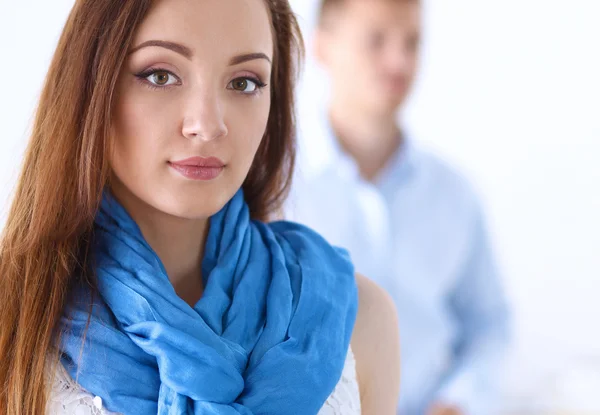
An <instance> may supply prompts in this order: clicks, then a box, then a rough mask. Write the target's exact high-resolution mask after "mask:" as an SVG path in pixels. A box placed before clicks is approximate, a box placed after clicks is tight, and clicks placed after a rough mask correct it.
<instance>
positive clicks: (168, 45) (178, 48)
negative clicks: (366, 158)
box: [129, 40, 193, 59]
mask: <svg viewBox="0 0 600 415" xmlns="http://www.w3.org/2000/svg"><path fill="white" fill-rule="evenodd" d="M151 46H157V47H160V48H165V49H169V50H172V51H173V52H176V53H179V54H180V55H182V56H184V57H186V58H187V59H192V55H193V53H192V50H191V49H190V48H188V47H187V46H183V45H180V44H179V43H175V42H168V41H166V40H148V41H146V42H144V43H142V44H141V45H138V46H136V47H134V48H133V49H131V50H130V51H129V54H130V55H131V54H133V53H135V52H137V51H138V50H140V49H143V48H147V47H151Z"/></svg>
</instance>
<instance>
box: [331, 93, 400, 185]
mask: <svg viewBox="0 0 600 415" xmlns="http://www.w3.org/2000/svg"><path fill="white" fill-rule="evenodd" d="M329 119H330V122H331V124H332V126H333V130H334V132H335V134H336V137H337V139H338V141H339V143H340V145H341V146H342V148H344V150H345V151H346V152H347V153H348V154H350V156H351V157H352V158H353V159H354V160H355V161H356V163H357V164H358V167H359V169H360V173H361V175H362V176H363V177H364V178H365V179H366V180H369V181H371V180H373V179H374V178H375V177H376V176H377V174H378V173H379V172H380V171H381V170H382V169H383V167H384V166H385V165H386V163H387V162H388V160H389V159H390V157H391V156H392V155H393V154H394V152H395V151H396V150H397V148H398V147H399V146H400V145H401V141H402V139H401V137H402V136H401V133H400V130H399V128H398V124H397V122H396V112H395V111H393V112H389V113H388V112H386V113H379V114H365V112H364V110H359V109H352V108H351V107H349V106H347V105H341V104H338V103H336V102H335V101H334V102H333V105H332V106H331V107H330V111H329Z"/></svg>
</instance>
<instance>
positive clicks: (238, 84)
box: [233, 78, 248, 91]
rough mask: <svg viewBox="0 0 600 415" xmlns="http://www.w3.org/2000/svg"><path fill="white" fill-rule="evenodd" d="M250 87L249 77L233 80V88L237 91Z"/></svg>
mask: <svg viewBox="0 0 600 415" xmlns="http://www.w3.org/2000/svg"><path fill="white" fill-rule="evenodd" d="M246 88H248V80H247V79H243V78H240V79H236V80H234V81H233V89H235V90H236V91H245V90H246Z"/></svg>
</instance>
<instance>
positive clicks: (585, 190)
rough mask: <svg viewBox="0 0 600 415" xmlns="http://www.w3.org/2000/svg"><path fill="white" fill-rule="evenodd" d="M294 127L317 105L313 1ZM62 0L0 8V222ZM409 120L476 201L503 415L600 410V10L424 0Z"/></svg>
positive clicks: (579, 2) (531, 2) (520, 0)
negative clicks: (509, 334) (489, 263)
mask: <svg viewBox="0 0 600 415" xmlns="http://www.w3.org/2000/svg"><path fill="white" fill-rule="evenodd" d="M291 3H292V5H293V7H294V8H295V10H296V12H297V13H298V15H299V19H300V23H301V26H302V28H303V30H304V32H305V37H306V41H307V46H308V61H307V63H306V66H305V73H304V77H303V82H302V84H301V86H300V91H299V109H300V123H301V124H302V123H310V122H312V121H311V120H312V116H311V113H310V108H311V106H310V103H311V102H314V101H315V100H320V99H323V98H324V97H323V96H321V95H319V92H318V91H324V90H326V89H327V88H326V85H325V84H324V83H325V82H326V81H325V80H324V79H325V77H324V76H323V74H322V73H321V70H320V69H319V68H318V67H317V65H316V64H315V63H314V61H313V60H312V59H311V57H310V41H311V31H312V28H313V26H314V24H315V14H316V10H315V8H316V1H315V0H292V1H291ZM72 4H73V1H72V0H52V1H51V2H48V1H40V0H37V1H34V0H19V1H14V0H11V1H9V0H0V39H3V40H4V41H3V42H0V67H1V68H2V72H3V76H4V78H3V80H4V84H3V85H2V88H0V126H1V130H0V227H2V225H3V223H4V221H5V217H6V211H7V209H8V207H9V201H10V196H11V193H12V190H13V186H14V184H15V182H16V179H17V172H18V167H19V163H20V161H21V157H22V154H23V150H24V148H25V145H26V140H27V135H28V131H29V126H30V122H31V120H32V116H33V113H34V109H35V104H36V100H37V97H38V94H39V91H40V88H41V85H42V82H43V78H44V75H45V73H46V70H47V68H48V65H49V62H50V58H51V56H52V53H53V51H54V47H55V45H56V42H57V40H58V36H59V34H60V31H61V29H62V26H63V24H64V21H65V19H66V17H67V14H68V12H69V10H70V8H71V6H72ZM424 9H425V10H424V39H423V46H422V56H421V64H420V65H421V68H420V72H419V77H418V80H417V84H416V86H415V88H414V91H413V94H412V96H411V99H410V103H409V105H408V108H407V111H406V112H405V114H404V117H405V120H404V122H405V123H406V125H407V126H409V128H410V130H411V131H413V132H415V136H416V137H418V138H419V139H420V140H422V141H423V142H424V143H425V144H426V145H427V146H428V147H430V148H431V149H433V150H434V151H435V152H436V153H438V154H440V155H442V156H443V157H444V158H446V159H448V160H450V161H451V162H452V163H453V164H454V165H457V166H459V167H460V169H461V170H462V171H463V172H464V173H466V175H467V176H468V177H469V178H470V179H471V181H473V182H474V183H475V185H476V187H477V188H478V190H479V192H480V194H481V196H482V197H483V200H484V204H485V207H486V213H487V217H488V220H489V222H490V228H491V231H492V235H493V238H494V243H495V247H496V250H497V252H498V256H499V259H500V264H501V267H502V271H503V274H504V278H505V283H506V287H507V291H508V294H509V298H510V301H511V306H512V309H513V319H514V336H513V337H514V338H513V344H512V347H511V353H510V356H509V359H508V360H507V362H506V369H507V373H506V379H505V382H504V384H505V386H504V399H503V401H504V408H503V409H502V410H503V413H504V414H507V415H508V414H542V413H544V414H591V413H600V330H599V329H598V326H599V325H598V318H599V317H600V301H598V296H599V293H600V162H599V161H598V158H600V52H599V51H600V25H599V24H598V19H599V17H600V1H596V0H571V1H568V2H567V1H564V0H563V1H557V0H503V1H492V0H456V1H452V2H449V1H446V0H426V1H425V2H424Z"/></svg>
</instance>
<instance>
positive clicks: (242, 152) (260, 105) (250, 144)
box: [228, 90, 270, 168]
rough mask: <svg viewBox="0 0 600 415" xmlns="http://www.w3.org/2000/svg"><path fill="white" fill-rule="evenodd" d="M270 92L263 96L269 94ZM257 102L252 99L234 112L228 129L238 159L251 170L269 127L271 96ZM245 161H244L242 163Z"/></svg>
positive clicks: (264, 92)
mask: <svg viewBox="0 0 600 415" xmlns="http://www.w3.org/2000/svg"><path fill="white" fill-rule="evenodd" d="M269 93H270V92H269V91H268V90H266V91H263V94H269ZM261 98H262V99H258V100H256V101H255V102H250V101H252V100H253V99H252V98H250V99H248V100H247V101H248V102H244V103H243V104H242V105H239V106H236V108H235V110H234V111H233V112H232V114H231V115H233V116H232V117H231V118H230V121H229V123H228V124H229V125H228V129H229V130H230V135H231V137H232V141H233V143H232V145H233V146H234V151H235V154H236V158H238V160H240V162H241V163H242V164H243V165H244V167H245V168H249V167H250V165H251V164H252V161H253V160H254V156H255V155H256V151H257V149H258V147H259V145H260V143H261V141H262V138H263V136H264V134H265V130H266V127H267V121H268V118H269V110H270V96H268V95H267V96H265V97H261ZM242 160H243V161H242Z"/></svg>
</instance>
